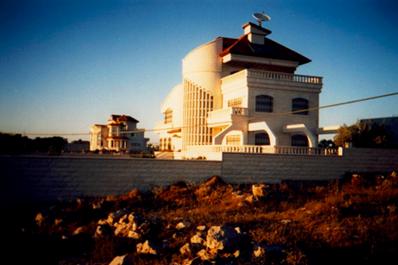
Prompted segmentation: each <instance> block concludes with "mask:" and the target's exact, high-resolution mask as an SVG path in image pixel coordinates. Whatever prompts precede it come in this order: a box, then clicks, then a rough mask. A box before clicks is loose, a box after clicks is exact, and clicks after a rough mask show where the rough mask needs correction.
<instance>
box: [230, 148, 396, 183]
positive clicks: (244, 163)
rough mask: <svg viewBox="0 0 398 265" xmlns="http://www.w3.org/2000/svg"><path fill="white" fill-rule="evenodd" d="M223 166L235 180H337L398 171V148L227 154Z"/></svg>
mask: <svg viewBox="0 0 398 265" xmlns="http://www.w3.org/2000/svg"><path fill="white" fill-rule="evenodd" d="M222 167H223V168H222V174H223V176H224V177H225V178H226V180H227V181H229V182H233V183H240V182H261V181H274V182H276V181H280V180H282V179H298V180H310V179H317V180H323V179H336V178H338V177H340V176H342V175H343V174H344V173H345V172H349V171H350V172H353V171H360V172H377V171H391V170H393V169H395V170H397V169H398V150H396V149H394V150H388V149H366V148H358V149H345V150H344V153H343V156H305V155H303V156H301V155H279V154H242V153H224V154H223V163H222Z"/></svg>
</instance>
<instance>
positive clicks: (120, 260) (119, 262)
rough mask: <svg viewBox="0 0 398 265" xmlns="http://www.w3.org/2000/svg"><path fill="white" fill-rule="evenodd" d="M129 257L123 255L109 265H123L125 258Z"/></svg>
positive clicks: (115, 258)
mask: <svg viewBox="0 0 398 265" xmlns="http://www.w3.org/2000/svg"><path fill="white" fill-rule="evenodd" d="M126 256H127V255H123V256H116V257H114V258H113V260H112V261H111V263H109V265H123V262H124V258H125V257H126Z"/></svg>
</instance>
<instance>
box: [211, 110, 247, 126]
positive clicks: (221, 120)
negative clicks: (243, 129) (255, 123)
mask: <svg viewBox="0 0 398 265" xmlns="http://www.w3.org/2000/svg"><path fill="white" fill-rule="evenodd" d="M247 114H248V110H247V108H240V107H228V108H224V109H218V110H213V111H211V112H209V114H208V117H207V125H208V127H217V126H221V125H228V124H230V123H232V119H234V118H235V117H244V116H247Z"/></svg>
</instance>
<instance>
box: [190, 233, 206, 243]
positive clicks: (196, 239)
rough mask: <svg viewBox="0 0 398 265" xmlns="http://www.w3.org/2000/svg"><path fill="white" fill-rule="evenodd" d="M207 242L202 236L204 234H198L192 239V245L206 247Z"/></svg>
mask: <svg viewBox="0 0 398 265" xmlns="http://www.w3.org/2000/svg"><path fill="white" fill-rule="evenodd" d="M205 242H206V241H205V240H204V238H203V236H202V233H196V234H195V235H194V236H193V237H191V243H192V244H200V245H204V244H205Z"/></svg>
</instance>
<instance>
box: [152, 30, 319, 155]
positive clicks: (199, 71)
mask: <svg viewBox="0 0 398 265" xmlns="http://www.w3.org/2000/svg"><path fill="white" fill-rule="evenodd" d="M270 34H271V31H270V30H268V29H265V28H263V27H261V26H258V25H256V24H253V23H246V24H244V25H243V35H242V36H240V37H239V38H237V39H236V38H225V37H218V38H216V39H215V40H213V41H211V42H209V43H206V44H203V45H201V46H199V47H197V48H195V49H194V50H192V51H191V52H190V53H188V54H187V55H186V56H185V58H184V59H183V62H182V83H181V84H179V85H177V86H176V87H174V88H173V89H172V90H171V92H170V93H169V95H168V96H167V97H166V99H165V100H164V102H163V104H162V106H161V112H162V113H163V115H164V119H163V121H162V122H160V123H159V124H158V125H157V130H158V131H159V135H160V149H161V150H164V151H166V150H168V151H173V152H174V157H175V158H197V157H205V158H207V159H218V160H219V159H221V153H222V152H226V151H236V152H255V153H264V152H280V150H282V149H283V148H284V147H286V148H287V147H292V146H296V147H306V148H307V150H309V148H313V147H317V144H318V132H319V131H320V130H319V128H318V119H319V112H318V110H317V109H315V110H311V109H312V108H316V107H318V106H319V94H320V92H321V89H322V78H321V77H318V76H304V75H297V74H295V72H296V70H297V68H298V67H299V66H300V65H303V64H306V63H309V62H310V61H311V60H310V59H308V58H306V57H304V56H303V55H301V54H299V53H297V52H295V51H293V50H291V49H289V48H287V47H285V46H283V45H281V44H279V43H277V42H275V41H273V40H271V39H269V38H268V36H269V35H270ZM308 109H309V110H308ZM286 148H285V149H286ZM297 150H298V149H297Z"/></svg>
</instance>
